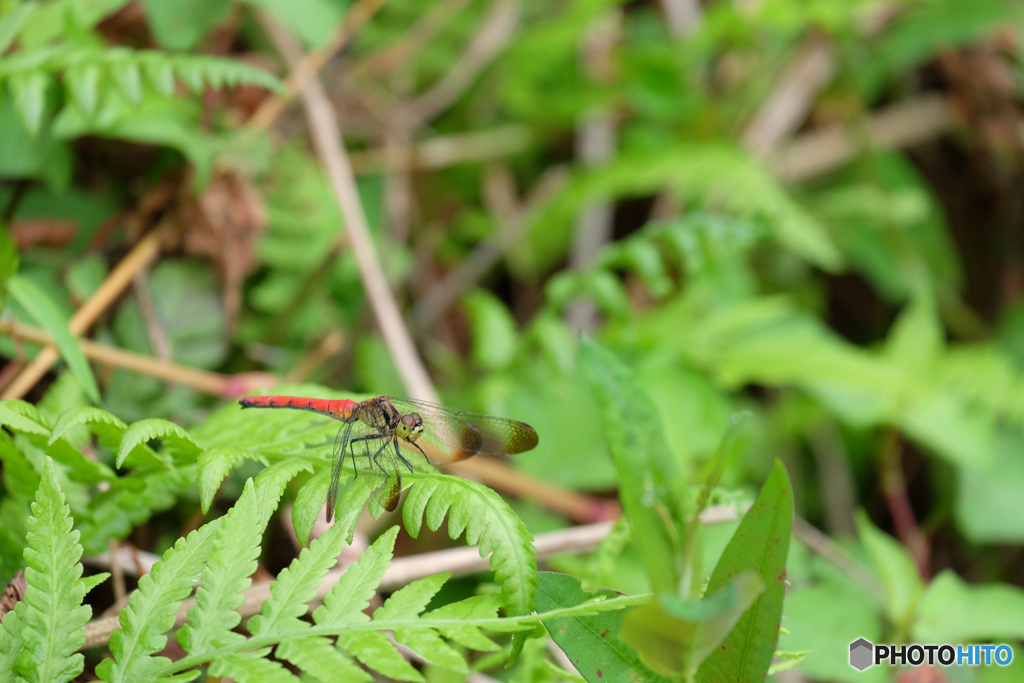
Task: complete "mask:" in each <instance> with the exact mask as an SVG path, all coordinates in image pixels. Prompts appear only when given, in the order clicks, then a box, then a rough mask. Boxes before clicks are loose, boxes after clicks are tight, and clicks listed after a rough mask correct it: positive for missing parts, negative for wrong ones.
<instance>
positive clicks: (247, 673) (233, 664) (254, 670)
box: [210, 647, 299, 683]
mask: <svg viewBox="0 0 1024 683" xmlns="http://www.w3.org/2000/svg"><path fill="white" fill-rule="evenodd" d="M269 654H270V648H269V647H264V648H260V649H258V650H249V651H246V652H233V653H230V654H226V655H221V656H218V657H215V658H214V659H213V660H212V661H211V662H210V674H212V675H214V676H222V677H229V678H231V679H232V680H235V681H239V682H241V683H245V682H246V681H252V682H253V683H264V682H265V683H291V682H292V681H298V680H299V678H298V677H296V676H295V675H294V674H292V672H290V671H288V669H286V668H284V666H282V665H281V664H280V663H279V662H275V661H274V660H272V659H270V658H269V657H268V656H267V655H269Z"/></svg>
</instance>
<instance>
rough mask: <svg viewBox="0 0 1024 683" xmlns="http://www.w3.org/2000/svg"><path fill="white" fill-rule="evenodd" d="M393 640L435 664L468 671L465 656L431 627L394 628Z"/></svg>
mask: <svg viewBox="0 0 1024 683" xmlns="http://www.w3.org/2000/svg"><path fill="white" fill-rule="evenodd" d="M395 640H397V641H398V642H399V643H402V644H403V645H405V646H407V647H409V648H411V649H412V650H413V652H416V653H417V654H418V655H420V656H421V657H423V658H424V659H426V660H427V661H429V662H430V663H431V664H434V665H435V666H442V667H444V668H446V669H451V670H452V671H455V672H457V673H460V674H466V673H469V667H468V666H467V665H466V659H465V657H463V655H461V654H460V653H459V652H458V651H457V650H455V649H454V648H453V647H452V646H451V645H449V644H448V643H446V642H444V640H442V639H441V636H439V635H438V634H437V631H435V630H434V629H432V628H416V627H408V628H396V629H395ZM488 642H490V641H488Z"/></svg>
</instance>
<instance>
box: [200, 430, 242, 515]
mask: <svg viewBox="0 0 1024 683" xmlns="http://www.w3.org/2000/svg"><path fill="white" fill-rule="evenodd" d="M249 457H251V456H250V454H249V452H248V451H246V450H244V449H241V448H234V447H232V446H215V447H213V448H208V449H206V450H205V451H203V452H202V453H200V455H199V469H198V471H197V473H196V478H197V479H198V481H197V482H196V483H197V486H198V487H199V507H200V509H201V510H202V511H203V514H206V513H207V512H209V511H210V505H212V504H213V497H214V496H215V495H217V491H219V490H220V486H221V484H223V483H224V477H226V476H227V475H228V472H230V471H231V470H232V469H233V468H235V467H237V466H238V464H239V463H241V462H244V461H245V460H247V459H248V458H249Z"/></svg>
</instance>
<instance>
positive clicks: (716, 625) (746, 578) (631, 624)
mask: <svg viewBox="0 0 1024 683" xmlns="http://www.w3.org/2000/svg"><path fill="white" fill-rule="evenodd" d="M762 589H763V584H762V583H761V579H760V578H759V577H758V575H757V572H756V571H754V570H753V569H744V570H742V571H740V573H739V574H737V575H736V577H735V578H733V579H732V580H731V581H730V582H729V584H728V585H726V587H725V588H723V589H722V590H720V591H718V592H716V593H714V594H713V595H707V596H704V597H702V598H695V599H693V598H681V597H678V596H675V595H661V596H657V597H656V598H655V599H654V601H652V602H650V603H648V604H646V605H641V606H640V607H634V608H633V609H631V610H629V611H628V612H627V613H626V616H625V618H624V619H623V623H622V632H621V633H620V634H619V637H620V638H621V639H622V641H623V642H624V643H627V644H629V645H631V646H632V647H633V648H634V649H636V651H637V652H638V653H639V654H640V658H641V660H642V661H643V662H644V664H646V665H647V666H648V667H650V668H651V669H652V670H654V671H656V672H657V673H659V674H662V675H665V676H670V677H674V678H678V677H680V676H682V677H684V678H690V677H692V676H693V674H694V673H695V672H696V671H697V668H698V667H699V666H700V665H701V664H702V663H703V662H704V661H705V660H706V659H707V657H708V655H710V654H711V653H712V652H714V651H716V650H717V649H718V648H719V646H720V645H721V644H722V641H723V640H724V639H725V638H726V636H727V635H729V632H730V631H731V630H732V628H733V627H734V626H735V625H736V622H738V621H739V620H740V618H741V617H742V616H743V613H744V612H746V611H747V609H748V608H749V607H750V606H751V605H752V604H753V603H754V601H755V600H756V599H757V597H758V595H759V594H760V593H761V591H762Z"/></svg>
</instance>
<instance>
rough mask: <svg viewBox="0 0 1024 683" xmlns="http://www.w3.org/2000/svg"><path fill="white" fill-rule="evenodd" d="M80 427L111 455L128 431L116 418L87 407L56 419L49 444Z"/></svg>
mask: <svg viewBox="0 0 1024 683" xmlns="http://www.w3.org/2000/svg"><path fill="white" fill-rule="evenodd" d="M80 426H85V427H86V428H87V429H88V430H89V432H90V433H91V434H93V435H94V436H96V438H97V439H99V442H100V444H101V445H102V446H103V447H104V448H106V449H107V450H109V451H110V452H111V453H116V452H117V449H118V446H120V444H121V437H122V436H124V432H125V430H126V429H128V425H126V424H125V423H124V422H122V421H121V420H120V419H119V418H118V417H116V416H114V415H111V414H110V413H108V412H107V411H105V410H102V409H100V408H93V407H91V406H88V407H85V408H76V409H74V410H69V411H68V412H66V413H64V414H63V415H61V416H60V417H59V418H57V422H56V423H54V425H53V432H52V433H51V434H50V442H51V443H52V442H54V441H56V440H57V439H59V438H61V437H62V436H64V435H65V434H66V433H67V432H69V431H71V430H72V429H74V428H75V427H80Z"/></svg>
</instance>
